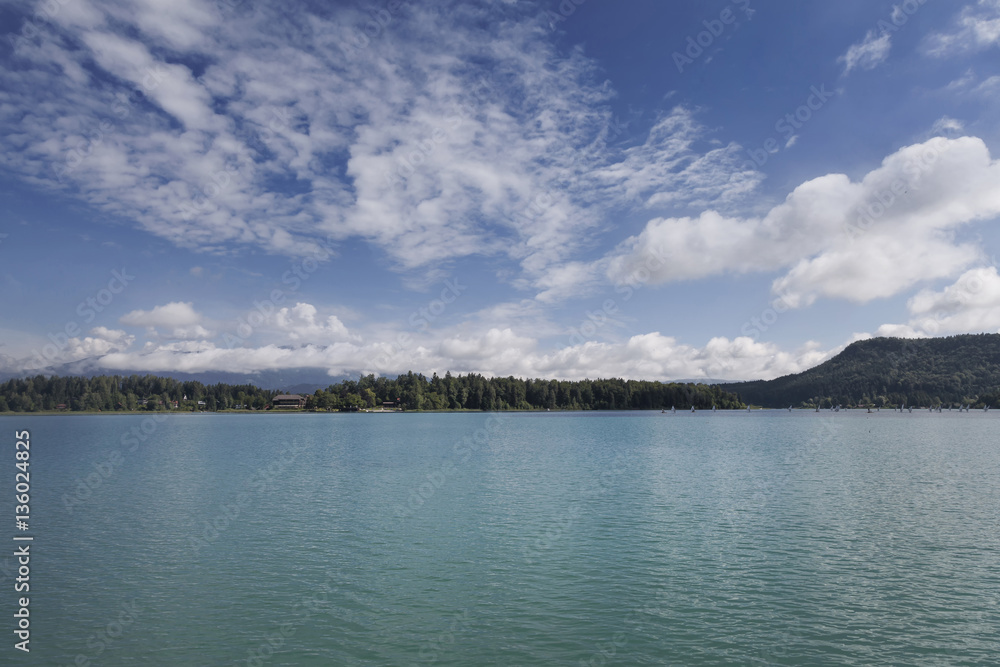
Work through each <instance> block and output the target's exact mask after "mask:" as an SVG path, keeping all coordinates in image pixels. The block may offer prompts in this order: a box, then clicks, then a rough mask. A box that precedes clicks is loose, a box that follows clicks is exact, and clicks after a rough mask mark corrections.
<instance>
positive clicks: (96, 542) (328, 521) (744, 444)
mask: <svg viewBox="0 0 1000 667" xmlns="http://www.w3.org/2000/svg"><path fill="white" fill-rule="evenodd" d="M161 419H163V421H162V422H156V421H153V420H152V418H150V417H143V416H106V417H104V416H58V417H34V418H32V417H3V418H0V426H3V432H4V433H6V434H7V436H6V437H7V440H8V441H9V443H10V444H9V446H5V451H7V452H8V454H9V456H10V459H11V461H10V464H11V465H10V467H11V468H12V464H13V458H14V457H13V449H14V447H13V442H14V437H13V434H14V431H15V429H16V430H21V429H29V430H30V431H31V442H32V449H31V476H32V477H31V481H32V513H31V531H30V532H29V534H31V535H33V536H34V537H35V541H34V542H33V543H32V561H31V587H32V588H31V619H32V624H31V630H32V635H31V647H32V652H31V655H30V658H29V656H22V655H20V652H19V651H15V650H14V649H13V646H12V645H13V642H14V641H15V640H14V639H13V638H12V636H11V635H10V634H9V633H8V642H10V646H7V647H4V648H3V649H2V650H0V656H3V657H2V662H4V663H5V664H15V662H18V663H19V662H25V664H27V661H26V660H15V659H18V658H29V659H30V662H31V663H32V664H37V665H69V664H74V660H77V661H78V663H77V664H101V665H236V664H242V665H274V666H277V665H430V664H435V665H580V664H594V665H600V664H622V665H637V664H638V665H642V664H650V665H653V664H655V665H663V664H667V665H729V664H741V665H769V664H777V665H803V664H810V665H871V664H893V665H938V664H940V665H983V664H998V662H1000V558H998V556H1000V543H998V542H1000V530H998V528H997V526H998V518H1000V512H998V510H1000V493H998V490H1000V437H998V435H997V433H998V429H1000V417H997V416H996V414H995V413H992V412H991V413H989V414H983V413H963V414H959V413H942V414H930V413H913V414H898V413H891V412H881V413H877V414H874V415H868V414H865V413H862V412H841V413H838V414H831V413H822V414H815V413H811V412H794V413H788V412H783V411H782V412H755V413H750V414H748V413H745V412H736V413H715V414H711V413H700V414H696V415H690V414H686V413H678V414H676V415H670V414H660V413H545V414H540V413H539V414H526V413H521V414H510V415H487V414H426V415H421V414H387V415H364V414H351V415H340V414H333V415H231V416H225V415H171V416H165V417H161ZM133 429H135V430H134V431H133ZM123 439H124V440H123ZM12 480H13V474H11V475H9V476H8V482H7V483H8V484H9V485H10V486H11V487H12V486H13V481H12ZM10 493H11V495H13V490H12V489H11V491H10ZM8 502H11V501H8ZM11 510H13V508H11ZM14 532H15V531H14V530H13V521H12V522H11V528H10V530H9V534H13V533H14ZM7 539H8V540H9V539H10V538H9V537H8V538H7ZM11 544H12V543H11ZM12 551H13V549H10V550H8V551H5V553H10V552H12ZM0 564H2V565H4V567H6V568H8V570H7V572H9V564H10V561H9V560H8V561H7V562H5V563H0ZM7 572H4V574H3V579H4V583H3V586H4V588H5V590H7V591H8V592H9V591H10V587H11V586H12V580H11V578H10V576H9V575H8V574H7ZM3 599H4V605H5V607H6V608H7V609H8V611H6V612H5V613H7V614H10V613H13V610H14V609H13V607H14V602H13V600H12V596H11V595H10V594H9V593H8V594H5V595H4V597H3ZM8 618H10V616H8ZM80 656H82V658H81V657H80ZM8 659H10V660H8ZM88 660H89V661H90V662H89V663H87V662H85V661H88Z"/></svg>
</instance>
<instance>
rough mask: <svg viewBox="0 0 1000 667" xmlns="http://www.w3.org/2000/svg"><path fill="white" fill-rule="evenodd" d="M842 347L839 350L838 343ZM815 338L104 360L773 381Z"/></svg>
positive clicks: (326, 349) (144, 354) (135, 364)
mask: <svg viewBox="0 0 1000 667" xmlns="http://www.w3.org/2000/svg"><path fill="white" fill-rule="evenodd" d="M838 349H839V348H838ZM835 352H836V350H833V351H822V350H819V349H818V346H817V345H816V344H815V343H809V344H807V345H805V346H803V347H802V348H800V349H798V350H794V351H785V350H781V349H780V348H778V347H777V346H775V345H773V344H770V343H759V342H755V341H753V340H752V339H750V338H743V337H741V338H736V339H733V340H729V339H727V338H713V339H712V340H710V341H708V343H707V344H706V345H705V346H704V347H701V348H698V347H693V346H689V345H684V344H681V343H678V342H677V340H676V339H674V338H671V337H669V336H663V335H661V334H660V333H658V332H653V333H649V334H642V335H637V336H633V337H631V338H629V339H628V340H627V341H624V342H620V343H605V342H593V341H590V342H585V343H581V344H579V345H573V346H568V347H565V348H562V349H559V350H555V351H548V352H546V351H540V350H539V346H538V342H537V341H536V340H535V339H533V338H530V337H525V336H522V335H519V334H517V333H516V332H514V331H513V330H511V329H509V328H507V329H490V330H488V331H484V332H482V333H481V334H479V335H475V336H456V337H445V338H444V339H442V340H441V342H440V343H436V344H435V343H432V344H430V345H423V344H414V345H413V346H411V347H408V348H403V349H401V348H398V347H394V346H392V345H390V344H388V343H384V342H379V343H367V344H358V343H346V342H341V343H334V344H332V345H326V346H319V345H304V346H301V347H295V348H288V347H279V346H276V345H266V346H262V347H256V348H234V349H224V348H219V347H216V346H215V345H214V344H212V343H207V342H201V343H195V342H193V341H187V342H183V343H172V344H169V345H156V344H149V345H147V346H146V348H144V349H143V350H141V351H139V352H116V353H111V354H108V355H105V356H104V357H103V358H101V359H99V360H98V361H97V364H98V365H99V367H100V368H102V369H107V370H127V369H134V368H142V369H145V370H150V371H153V372H157V371H164V370H173V371H183V372H191V373H197V372H201V371H207V370H223V371H232V372H239V373H252V372H255V371H262V370H274V369H289V368H326V369H328V372H329V373H330V374H331V375H339V374H345V373H356V372H365V373H367V372H382V373H389V374H392V373H395V372H405V371H406V370H409V369H420V370H421V371H422V372H425V373H432V372H437V373H439V374H440V373H444V372H445V371H449V370H450V371H452V372H461V373H464V372H478V373H483V374H485V375H514V376H519V377H542V378H563V379H571V380H573V379H583V378H585V377H589V378H596V377H624V378H633V379H646V380H665V381H666V380H671V379H679V378H720V377H721V378H732V379H743V378H763V379H768V378H773V377H778V376H780V375H786V374H788V373H795V372H799V371H802V370H805V369H806V368H810V367H811V366H814V365H816V364H818V363H821V362H822V361H823V360H825V359H827V358H829V357H830V356H831V355H832V354H834V353H835Z"/></svg>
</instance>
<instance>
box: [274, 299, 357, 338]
mask: <svg viewBox="0 0 1000 667" xmlns="http://www.w3.org/2000/svg"><path fill="white" fill-rule="evenodd" d="M318 312H319V311H317V310H316V306H313V305H312V304H309V303H296V304H295V305H294V306H292V307H291V308H282V309H281V310H279V311H277V313H275V316H274V323H275V326H276V327H277V328H278V330H279V331H281V332H283V333H284V334H285V335H286V336H287V339H288V340H289V341H292V342H294V343H306V342H308V343H332V342H336V341H344V340H349V339H350V337H351V336H350V333H349V332H348V330H347V327H346V326H345V325H344V323H343V322H341V321H340V319H339V318H338V317H337V316H336V315H330V316H328V317H327V318H326V319H325V320H322V321H321V320H319V319H318V318H317V314H318Z"/></svg>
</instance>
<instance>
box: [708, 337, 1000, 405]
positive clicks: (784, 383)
mask: <svg viewBox="0 0 1000 667" xmlns="http://www.w3.org/2000/svg"><path fill="white" fill-rule="evenodd" d="M719 386H720V387H721V388H723V389H725V390H727V391H732V392H736V393H737V394H739V396H740V398H741V399H743V400H744V401H747V402H749V403H753V404H755V405H763V406H766V407H773V408H777V407H787V406H789V405H794V406H798V407H811V406H813V405H815V404H816V403H817V402H818V403H819V404H820V406H821V407H830V406H833V405H842V406H844V407H847V406H858V405H862V406H872V407H882V406H898V405H907V406H914V407H930V406H935V407H936V406H944V407H948V406H957V405H960V404H966V405H971V406H972V407H979V408H982V407H984V406H987V405H992V406H994V407H1000V334H978V335H963V336H951V337H948V338H923V339H904V338H873V339H870V340H863V341H858V342H856V343H852V344H851V345H849V346H848V347H847V348H846V349H845V350H844V351H843V352H841V353H840V354H838V355H837V356H836V357H834V358H833V359H830V360H828V361H826V362H824V363H822V364H820V365H819V366H816V367H815V368H811V369H809V370H807V371H804V372H802V373H798V374H796V375H786V376H785V377H780V378H777V379H775V380H768V381H756V382H739V383H730V384H722V385H719Z"/></svg>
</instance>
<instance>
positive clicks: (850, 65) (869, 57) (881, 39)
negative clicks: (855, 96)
mask: <svg viewBox="0 0 1000 667" xmlns="http://www.w3.org/2000/svg"><path fill="white" fill-rule="evenodd" d="M891 48H892V36H891V35H890V34H889V33H888V32H886V33H883V34H882V35H881V36H879V35H878V33H877V32H876V31H874V30H869V31H868V34H866V35H865V38H864V40H862V41H861V42H859V43H857V44H852V45H851V47H850V48H848V49H847V53H845V54H844V55H842V56H841V57H840V58H838V59H837V62H842V63H844V74H845V75H847V74H850V72H851V71H852V70H854V69H855V68H858V67H860V68H861V69H875V68H876V67H878V66H879V65H881V64H882V63H883V62H885V60H886V59H887V58H888V57H889V50H890V49H891Z"/></svg>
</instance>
